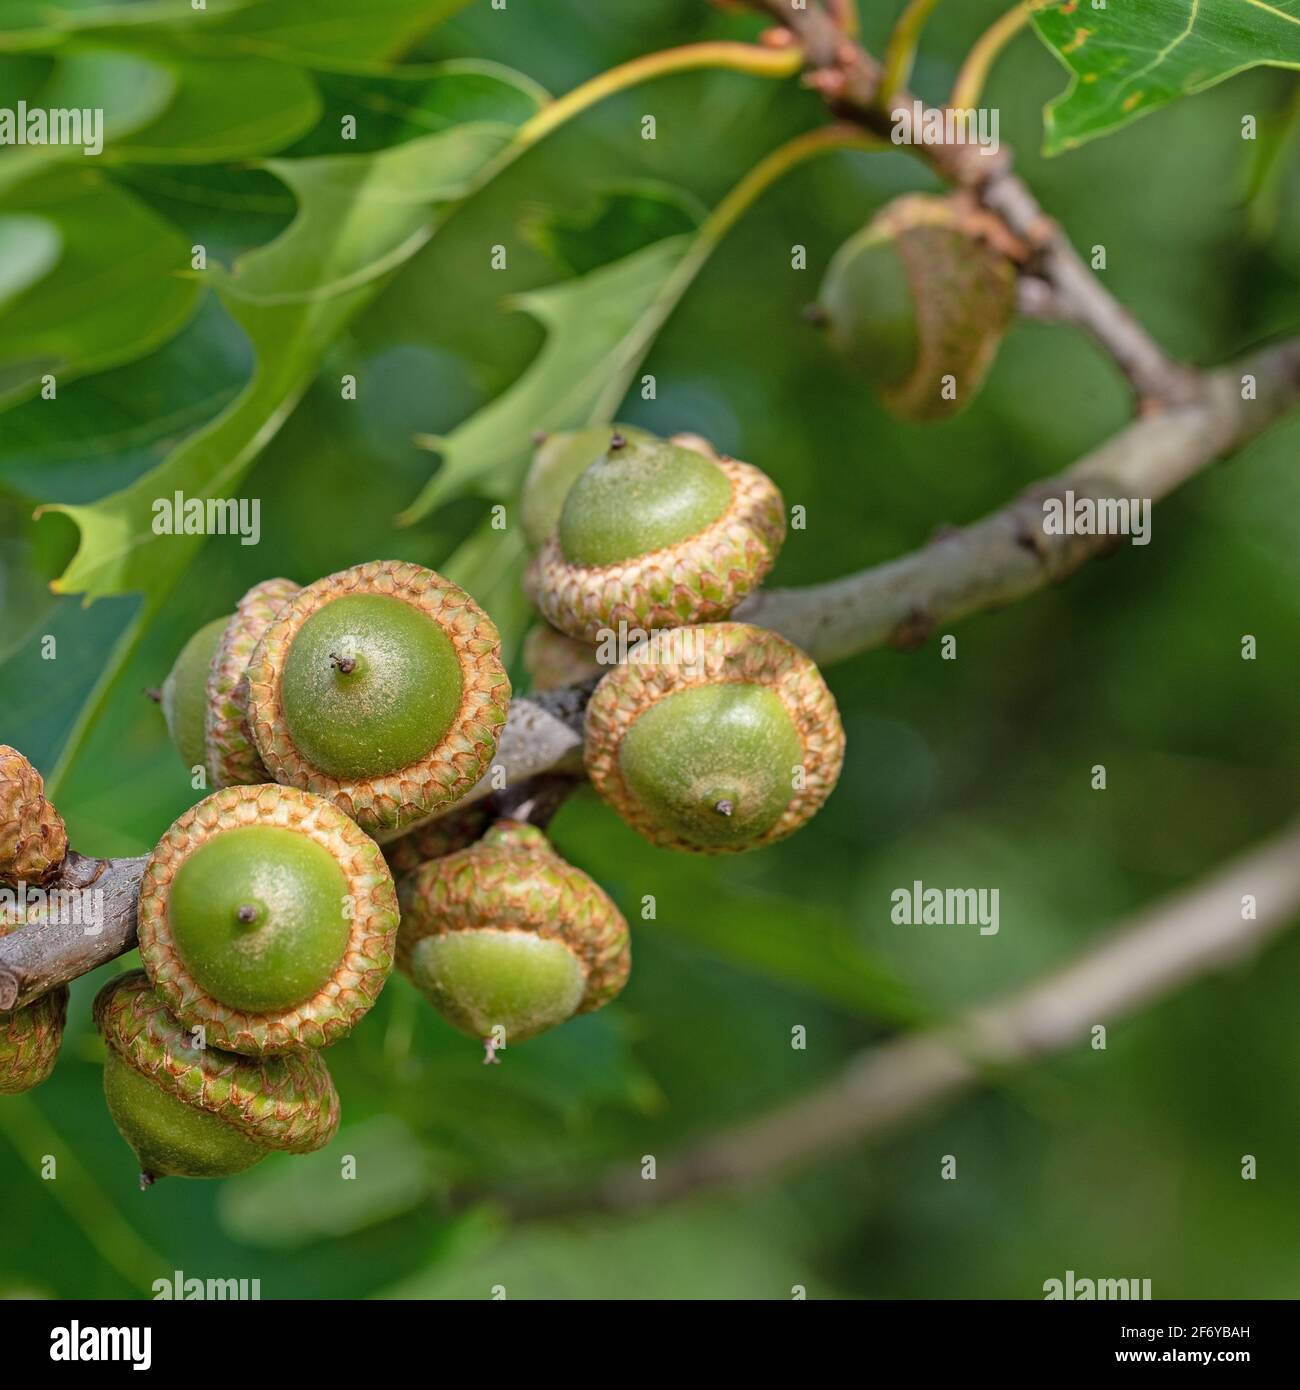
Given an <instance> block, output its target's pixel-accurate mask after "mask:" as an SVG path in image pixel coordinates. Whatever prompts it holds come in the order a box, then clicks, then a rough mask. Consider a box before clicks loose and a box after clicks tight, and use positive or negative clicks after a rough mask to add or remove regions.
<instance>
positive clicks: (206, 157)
mask: <svg viewBox="0 0 1300 1390" xmlns="http://www.w3.org/2000/svg"><path fill="white" fill-rule="evenodd" d="M159 62H160V63H161V64H163V65H165V67H166V69H167V70H168V71H170V72H171V74H172V76H173V77H174V79H175V83H176V94H175V96H174V98H173V100H172V101H171V103H170V104H169V105H168V106H167V108H166V110H164V111H163V112H162V113H161V114H160V115H159V116H158V117H157V119H156V120H154V121H152V122H150V123H149V124H147V125H145V126H143V127H142V128H138V129H135V130H133V131H132V132H131V133H130V134H129V135H127V136H125V137H124V138H122V139H116V140H113V142H112V143H111V144H110V145H107V146H106V148H105V151H104V153H105V155H106V157H107V158H108V159H109V160H110V161H112V162H114V163H150V164H205V163H216V162H219V161H222V160H234V159H250V158H252V157H253V156H255V155H261V154H270V153H272V152H274V151H275V150H279V149H282V148H283V147H284V146H285V145H288V144H290V143H291V142H292V141H294V140H296V139H297V138H298V137H299V136H300V135H302V134H304V133H305V132H306V131H308V130H310V129H311V128H312V126H313V125H315V124H316V121H317V119H318V118H319V116H320V110H321V101H320V96H319V94H318V93H317V90H316V84H315V82H313V81H312V78H311V76H310V74H308V73H306V72H303V71H302V70H301V69H300V68H296V67H290V66H289V65H287V64H285V63H275V62H272V61H270V60H269V59H264V58H232V59H219V58H202V59H198V58H171V57H166V58H160V59H159Z"/></svg>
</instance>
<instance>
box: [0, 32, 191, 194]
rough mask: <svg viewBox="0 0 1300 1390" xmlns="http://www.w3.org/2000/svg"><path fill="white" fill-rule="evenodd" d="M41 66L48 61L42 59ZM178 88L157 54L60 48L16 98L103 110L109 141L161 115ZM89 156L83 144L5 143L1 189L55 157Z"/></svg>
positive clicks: (45, 105) (37, 104) (36, 106)
mask: <svg viewBox="0 0 1300 1390" xmlns="http://www.w3.org/2000/svg"><path fill="white" fill-rule="evenodd" d="M42 67H43V68H44V67H48V64H47V63H45V62H44V61H43V62H42ZM175 91H176V78H175V76H174V75H173V74H172V73H170V72H169V71H168V70H167V69H166V68H165V67H163V66H162V65H161V64H159V63H157V62H154V61H153V60H152V59H149V58H144V57H142V56H140V55H139V54H135V53H126V52H122V51H121V50H119V49H112V48H86V49H79V50H68V51H65V52H61V53H60V54H59V55H58V57H57V59H56V60H55V63H54V66H53V68H50V69H49V71H48V75H45V74H42V77H41V80H40V81H39V82H38V84H36V85H34V86H32V87H30V88H29V89H27V88H24V87H22V86H20V87H19V89H18V90H17V92H16V93H15V95H14V98H13V102H12V104H13V105H14V106H15V107H16V104H17V102H18V101H20V100H21V101H25V102H26V103H27V106H28V109H29V110H40V111H54V110H72V111H82V110H91V111H96V110H97V111H102V112H103V129H102V132H101V133H102V136H103V140H104V145H105V147H107V146H108V144H109V142H110V141H113V140H117V139H120V138H122V137H124V136H126V135H129V134H130V133H131V132H132V131H133V130H136V129H138V128H139V127H140V126H143V125H147V124H148V123H149V122H150V121H151V120H153V119H154V118H155V117H156V116H158V115H159V113H160V112H162V111H163V110H165V109H166V107H167V104H168V102H170V101H171V99H172V96H173V95H174V93H175ZM6 104H10V101H9V98H8V96H6ZM87 134H89V132H87ZM88 157H92V156H87V154H86V153H85V151H84V149H83V148H82V146H80V145H9V146H6V147H5V149H4V151H3V153H0V189H3V188H4V187H6V186H7V185H11V184H14V183H17V182H18V181H19V180H20V179H23V178H26V177H28V176H29V175H30V174H33V173H36V172H39V171H40V169H41V168H42V167H43V166H46V167H47V166H48V165H49V164H50V163H52V162H56V161H57V162H66V161H69V160H75V161H80V162H82V163H84V162H85V161H86V159H87V158H88Z"/></svg>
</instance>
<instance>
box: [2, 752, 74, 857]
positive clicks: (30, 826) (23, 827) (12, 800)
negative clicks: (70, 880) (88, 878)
mask: <svg viewBox="0 0 1300 1390" xmlns="http://www.w3.org/2000/svg"><path fill="white" fill-rule="evenodd" d="M67 854H68V836H67V832H66V831H65V830H64V827H63V817H62V816H60V815H59V813H58V812H57V811H56V810H55V809H54V807H53V806H52V805H51V804H50V802H49V801H47V800H46V798H45V783H44V781H43V780H42V778H41V774H40V773H39V772H37V771H36V769H35V768H34V767H33V766H32V765H31V763H29V762H28V761H27V759H26V758H25V757H23V755H22V754H21V753H20V752H19V751H18V750H17V749H16V748H10V747H9V745H8V744H7V743H0V882H4V883H13V884H17V883H33V884H40V883H44V882H45V880H46V879H47V878H49V877H51V876H52V875H53V874H54V873H55V872H56V871H57V870H58V867H59V865H60V864H62V863H63V861H64V859H65V858H66V857H67Z"/></svg>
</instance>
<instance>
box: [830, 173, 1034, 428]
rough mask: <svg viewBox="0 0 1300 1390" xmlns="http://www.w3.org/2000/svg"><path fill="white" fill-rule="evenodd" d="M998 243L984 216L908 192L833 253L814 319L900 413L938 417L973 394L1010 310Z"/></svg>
mask: <svg viewBox="0 0 1300 1390" xmlns="http://www.w3.org/2000/svg"><path fill="white" fill-rule="evenodd" d="M996 240H997V231H996V228H995V225H994V223H993V220H992V219H991V218H990V217H989V216H988V214H986V213H982V212H978V211H975V210H971V209H968V208H966V206H965V205H964V204H963V203H962V202H960V201H957V200H954V199H953V198H938V197H933V196H930V195H927V194H909V195H907V196H905V197H902V198H898V199H895V201H894V202H892V203H890V204H888V206H886V207H885V208H883V209H882V210H881V211H880V212H879V213H877V214H876V216H875V217H874V218H873V219H872V220H871V221H870V222H869V223H868V224H867V226H865V227H864V228H863V229H862V230H861V231H860V232H858V233H857V234H856V235H855V236H852V237H850V238H849V240H848V241H846V242H845V243H844V245H843V246H841V247H840V249H839V250H838V251H837V252H836V253H835V256H834V258H833V259H832V261H831V264H830V267H829V269H828V270H827V272H826V278H825V280H824V281H823V283H822V288H821V294H820V296H819V300H818V305H817V318H818V320H819V321H820V322H822V323H824V325H825V327H826V329H827V331H828V332H829V334H830V338H831V341H832V342H833V343H834V345H835V346H836V348H837V349H838V350H839V351H840V352H841V353H842V354H843V355H844V356H845V358H846V359H847V360H848V362H849V363H850V365H851V366H853V367H854V369H855V370H857V371H858V372H860V373H861V374H862V375H863V376H864V377H865V378H866V379H867V380H868V381H869V382H870V383H871V384H872V386H873V387H874V388H875V390H876V392H877V393H878V394H879V396H880V399H881V400H882V401H883V402H884V404H885V405H886V406H887V407H888V409H889V410H890V411H892V412H893V413H894V414H895V415H897V416H899V417H900V418H901V419H904V420H939V419H943V418H945V417H947V416H950V415H955V414H956V413H957V412H958V411H959V410H961V409H963V407H965V406H966V405H968V404H969V403H970V402H971V401H972V400H974V398H975V396H976V395H977V394H978V392H979V388H980V386H981V384H982V383H983V381H984V377H985V375H986V374H987V372H988V369H989V367H990V366H991V365H992V363H993V358H994V356H995V355H996V353H997V348H998V344H999V343H1000V342H1001V340H1002V335H1003V333H1004V332H1005V331H1006V329H1007V326H1008V325H1009V324H1010V322H1011V319H1012V316H1013V315H1014V313H1015V307H1016V267H1015V265H1014V263H1013V262H1012V261H1011V260H1010V259H1009V258H1008V256H1007V255H1006V254H1004V252H1003V251H1002V250H1000V249H998V246H997V245H996V244H995V242H996ZM947 378H950V380H945V379H947Z"/></svg>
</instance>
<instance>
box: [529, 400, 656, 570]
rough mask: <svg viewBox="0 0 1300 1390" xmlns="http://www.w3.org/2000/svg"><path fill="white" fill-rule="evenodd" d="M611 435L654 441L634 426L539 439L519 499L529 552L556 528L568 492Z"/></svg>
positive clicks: (594, 428) (567, 432)
mask: <svg viewBox="0 0 1300 1390" xmlns="http://www.w3.org/2000/svg"><path fill="white" fill-rule="evenodd" d="M615 435H620V436H621V437H622V438H624V439H626V440H628V441H630V442H632V443H636V442H638V441H640V440H643V439H653V438H654V436H653V435H652V434H649V433H647V431H645V430H639V429H637V428H636V427H635V426H634V425H593V426H591V427H590V428H588V429H585V430H558V431H556V433H554V434H547V435H542V436H541V437H540V438H539V440H538V443H537V448H536V449H535V450H534V451H533V461H532V463H531V464H530V465H529V468H528V473H527V475H526V476H525V477H524V486H523V491H522V493H521V495H520V499H519V517H520V523H521V525H522V526H523V528H524V538H525V540H527V542H528V548H529V549H530V550H536V549H537V548H538V547H539V546H540V545H541V544H542V543H543V542H544V541H545V540H546V538H547V536H549V535H550V534H551V532H552V531H554V530H555V528H556V527H557V526H558V525H559V523H560V512H561V511H562V510H563V508H564V499H565V497H567V496H568V493H569V489H570V488H571V487H572V486H573V485H574V483H576V482H577V480H578V478H579V477H580V476H581V475H582V474H583V473H585V472H586V471H587V469H588V468H589V467H590V466H591V465H592V464H593V463H595V461H596V460H597V459H598V458H600V457H601V455H602V454H604V453H605V451H606V450H607V449H608V448H609V444H610V440H611V439H613V438H614V436H615Z"/></svg>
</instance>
